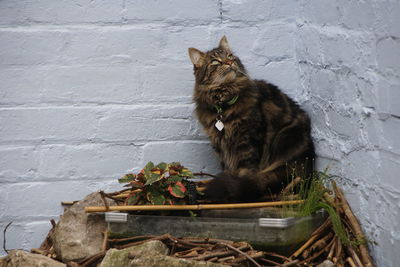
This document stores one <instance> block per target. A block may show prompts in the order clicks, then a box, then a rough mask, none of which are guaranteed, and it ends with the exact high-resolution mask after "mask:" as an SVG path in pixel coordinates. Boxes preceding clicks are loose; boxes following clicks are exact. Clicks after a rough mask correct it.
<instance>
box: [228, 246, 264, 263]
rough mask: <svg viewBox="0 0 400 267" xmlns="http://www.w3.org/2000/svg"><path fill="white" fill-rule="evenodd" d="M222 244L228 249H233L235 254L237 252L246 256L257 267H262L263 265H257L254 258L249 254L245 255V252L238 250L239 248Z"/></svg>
mask: <svg viewBox="0 0 400 267" xmlns="http://www.w3.org/2000/svg"><path fill="white" fill-rule="evenodd" d="M221 244H223V245H224V246H226V247H227V248H229V249H231V250H233V251H235V252H237V253H239V254H242V255H243V256H245V257H246V258H247V259H249V261H251V262H252V263H254V265H255V266H257V267H261V265H260V264H258V263H257V262H256V261H255V260H254V259H253V258H252V257H250V256H249V255H248V254H247V253H244V252H243V251H241V250H240V249H237V248H235V247H233V246H231V245H229V244H227V243H221ZM261 256H262V255H261Z"/></svg>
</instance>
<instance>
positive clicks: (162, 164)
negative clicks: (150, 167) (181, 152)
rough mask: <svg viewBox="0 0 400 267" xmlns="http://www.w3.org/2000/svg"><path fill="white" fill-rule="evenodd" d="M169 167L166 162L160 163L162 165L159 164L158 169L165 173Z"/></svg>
mask: <svg viewBox="0 0 400 267" xmlns="http://www.w3.org/2000/svg"><path fill="white" fill-rule="evenodd" d="M167 167H168V164H167V163H165V162H160V163H158V164H157V166H156V168H159V169H161V170H163V171H166V170H167Z"/></svg>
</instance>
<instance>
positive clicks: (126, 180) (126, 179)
mask: <svg viewBox="0 0 400 267" xmlns="http://www.w3.org/2000/svg"><path fill="white" fill-rule="evenodd" d="M135 178H136V175H135V174H133V173H128V174H125V175H124V176H122V177H121V178H119V179H118V182H119V183H120V184H126V183H129V182H131V181H133V180H135Z"/></svg>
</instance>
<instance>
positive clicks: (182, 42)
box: [0, 0, 400, 267]
mask: <svg viewBox="0 0 400 267" xmlns="http://www.w3.org/2000/svg"><path fill="white" fill-rule="evenodd" d="M399 12H400V3H399V2H398V1H372V0H368V1H357V0H352V1H346V0H338V1H330V0H324V1H305V0H267V1H261V0H252V1H250V0H190V1H186V0H168V1H156V0H116V1H107V0H96V1H89V0H84V1H75V0H74V1H64V0H62V1H50V0H41V1H32V0H21V1H11V0H3V1H0V47H1V49H0V229H2V228H3V227H4V226H5V225H6V224H7V223H8V222H9V221H13V225H12V227H11V228H10V229H9V230H8V232H7V241H8V248H24V249H30V248H32V247H37V246H38V245H39V244H40V242H41V241H42V239H43V238H44V236H45V233H46V232H47V230H48V229H49V228H50V223H49V222H48V221H49V220H50V219H52V218H55V219H57V218H58V215H59V214H61V213H62V208H61V206H60V204H59V203H60V201H63V200H75V199H81V198H82V197H83V196H85V195H86V194H88V193H89V192H92V191H96V190H100V189H103V190H115V189H118V188H120V187H119V185H118V184H117V178H118V177H119V176H121V175H123V174H124V173H126V172H128V171H130V170H135V171H136V170H138V169H139V168H140V167H142V166H143V165H144V164H145V163H146V162H147V161H149V160H152V161H156V162H157V161H175V160H179V161H181V162H182V163H183V164H185V165H187V166H188V167H190V168H192V169H193V170H195V171H200V170H204V171H209V172H217V171H218V164H217V162H216V160H215V158H214V156H213V154H212V149H211V148H210V146H209V144H208V141H207V139H206V137H205V136H204V135H203V134H202V133H201V130H200V127H199V125H198V124H197V122H196V119H195V118H194V116H193V113H192V111H193V104H192V101H191V95H192V88H193V82H194V81H193V75H192V66H191V64H190V62H189V60H188V57H187V48H188V47H191V46H194V47H197V48H199V49H203V50H207V49H209V48H212V47H214V46H215V44H216V43H217V42H218V40H219V38H221V36H222V35H223V34H226V35H227V36H228V38H229V40H230V43H231V45H232V47H233V48H234V50H235V51H236V52H237V54H238V55H239V56H240V57H241V59H242V61H243V62H244V64H245V65H246V66H247V68H248V70H249V72H250V74H251V75H252V76H253V77H254V78H261V79H267V80H269V81H271V82H274V83H276V84H277V85H279V86H280V87H281V88H282V89H283V90H284V91H285V92H287V93H288V94H290V95H291V96H292V97H294V98H295V99H296V100H298V101H299V102H300V103H301V104H302V105H303V106H304V107H305V108H306V109H307V110H308V111H309V112H310V114H311V116H312V118H313V134H314V137H315V140H316V142H317V150H318V154H319V156H320V160H319V166H320V167H321V168H324V167H325V166H326V165H327V164H329V165H330V166H331V169H332V172H333V173H337V174H339V175H341V176H342V177H343V178H342V179H341V181H340V182H341V184H342V185H343V186H344V188H345V190H346V194H347V196H348V198H349V200H350V202H351V204H352V207H353V209H354V210H355V211H356V212H357V215H359V218H360V219H361V222H362V224H363V226H364V228H365V229H366V230H367V233H368V235H369V236H370V237H371V238H372V239H374V240H375V241H377V242H378V243H379V245H378V246H374V247H373V254H374V256H375V258H376V259H377V263H378V266H389V267H390V266H396V260H398V259H399V258H398V257H399V256H398V253H397V252H398V251H399V250H400V235H399V232H400V228H399V225H398V223H396V222H397V221H399V220H400V204H399V199H400V182H399V181H400V179H398V175H397V174H398V170H399V167H400V142H399V138H398V133H399V132H400V119H399V116H400V109H399V105H398V102H399V101H400V93H399V92H400V74H399V73H400V69H399V66H400V65H399V62H400V42H399V38H400V26H399V25H400V21H399V16H398V14H399ZM0 243H2V236H1V237H0ZM0 255H4V252H3V251H1V252H0Z"/></svg>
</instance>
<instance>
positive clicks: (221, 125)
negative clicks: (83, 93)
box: [215, 120, 224, 131]
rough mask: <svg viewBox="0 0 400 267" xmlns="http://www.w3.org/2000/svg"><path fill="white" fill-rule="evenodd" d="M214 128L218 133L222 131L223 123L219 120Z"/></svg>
mask: <svg viewBox="0 0 400 267" xmlns="http://www.w3.org/2000/svg"><path fill="white" fill-rule="evenodd" d="M215 128H217V130H218V131H222V129H224V123H223V122H222V121H220V120H217V122H216V123H215Z"/></svg>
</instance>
